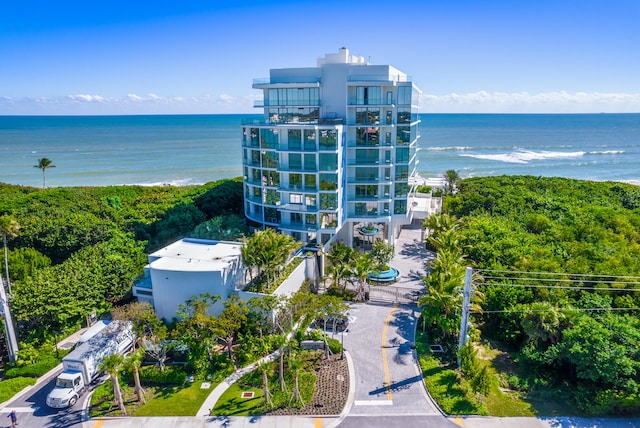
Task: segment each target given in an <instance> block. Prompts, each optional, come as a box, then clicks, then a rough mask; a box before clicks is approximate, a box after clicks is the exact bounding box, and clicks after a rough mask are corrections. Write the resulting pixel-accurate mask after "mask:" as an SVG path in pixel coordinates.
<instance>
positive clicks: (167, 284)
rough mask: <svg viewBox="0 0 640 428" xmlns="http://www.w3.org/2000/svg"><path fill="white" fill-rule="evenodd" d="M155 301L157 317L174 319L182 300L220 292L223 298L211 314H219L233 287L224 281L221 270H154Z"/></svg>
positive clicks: (219, 294) (212, 308)
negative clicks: (230, 287)
mask: <svg viewBox="0 0 640 428" xmlns="http://www.w3.org/2000/svg"><path fill="white" fill-rule="evenodd" d="M151 282H152V284H153V303H154V307H155V310H156V313H157V314H158V317H160V318H164V319H166V320H167V321H171V319H172V318H174V317H176V311H177V310H178V306H179V305H180V304H181V303H184V302H185V301H187V300H188V299H190V298H191V297H192V296H198V295H200V294H201V293H210V294H213V295H218V296H220V297H221V300H220V301H218V302H217V303H216V304H215V305H214V306H212V307H211V309H210V313H212V314H214V313H219V312H220V311H222V309H223V304H222V302H223V301H224V300H226V299H227V298H228V297H229V293H230V291H232V290H230V289H229V288H228V286H227V284H224V283H223V282H222V277H221V275H220V272H215V271H214V272H207V271H201V272H180V271H167V270H159V269H153V268H152V269H151Z"/></svg>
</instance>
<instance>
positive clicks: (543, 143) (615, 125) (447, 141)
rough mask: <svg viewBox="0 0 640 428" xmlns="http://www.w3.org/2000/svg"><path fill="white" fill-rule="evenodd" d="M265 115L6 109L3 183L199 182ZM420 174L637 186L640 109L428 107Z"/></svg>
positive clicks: (231, 173) (214, 174) (217, 173)
mask: <svg viewBox="0 0 640 428" xmlns="http://www.w3.org/2000/svg"><path fill="white" fill-rule="evenodd" d="M252 117H255V118H258V117H259V115H255V116H252V115H246V114H244V115H167V116H0V182H5V183H11V184H20V185H28V186H42V173H41V171H40V170H39V169H37V168H34V165H36V164H37V162H38V159H39V158H42V157H47V158H49V159H51V160H52V162H53V165H55V166H56V167H55V168H51V169H48V170H47V171H46V177H47V186H48V187H50V186H104V185H120V184H142V185H152V184H173V185H188V184H200V183H205V182H208V181H213V180H217V179H220V178H229V177H236V176H240V175H241V174H242V163H241V143H240V125H241V123H242V120H243V119H246V118H252ZM420 133H421V138H420V141H419V147H420V151H419V152H418V161H419V163H418V166H417V170H418V172H419V174H420V175H421V176H422V177H424V178H429V177H441V176H442V172H443V171H445V170H447V169H455V170H457V171H459V172H460V175H461V176H463V177H468V176H487V175H502V174H508V175H515V174H518V175H525V174H526V175H536V176H560V177H569V178H578V179H588V180H598V181H604V180H615V181H626V182H633V183H636V184H638V183H640V168H639V165H640V114H570V115H503V114H437V115H430V114H423V115H421V123H420Z"/></svg>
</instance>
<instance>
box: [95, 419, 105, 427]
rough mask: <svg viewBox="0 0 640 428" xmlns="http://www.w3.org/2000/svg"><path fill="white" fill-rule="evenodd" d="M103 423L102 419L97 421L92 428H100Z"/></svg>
mask: <svg viewBox="0 0 640 428" xmlns="http://www.w3.org/2000/svg"><path fill="white" fill-rule="evenodd" d="M103 423H104V419H98V422H96V424H95V425H94V426H93V428H100V427H101V426H102V424H103Z"/></svg>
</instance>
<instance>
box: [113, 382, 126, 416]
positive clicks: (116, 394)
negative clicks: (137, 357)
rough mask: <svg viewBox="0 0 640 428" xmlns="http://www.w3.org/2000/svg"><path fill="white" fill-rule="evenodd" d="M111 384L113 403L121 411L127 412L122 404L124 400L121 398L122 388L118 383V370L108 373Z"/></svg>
mask: <svg viewBox="0 0 640 428" xmlns="http://www.w3.org/2000/svg"><path fill="white" fill-rule="evenodd" d="M109 376H111V385H112V386H113V404H115V405H116V406H118V407H119V408H120V410H121V411H122V413H124V414H125V415H126V414H127V408H126V407H125V406H124V400H123V399H122V390H121V389H120V384H119V383H118V372H115V373H110V374H109Z"/></svg>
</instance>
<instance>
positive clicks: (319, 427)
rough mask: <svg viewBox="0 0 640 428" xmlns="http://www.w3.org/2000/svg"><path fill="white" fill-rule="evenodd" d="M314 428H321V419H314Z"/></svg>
mask: <svg viewBox="0 0 640 428" xmlns="http://www.w3.org/2000/svg"><path fill="white" fill-rule="evenodd" d="M316 428H322V418H316Z"/></svg>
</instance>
